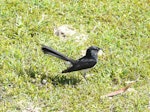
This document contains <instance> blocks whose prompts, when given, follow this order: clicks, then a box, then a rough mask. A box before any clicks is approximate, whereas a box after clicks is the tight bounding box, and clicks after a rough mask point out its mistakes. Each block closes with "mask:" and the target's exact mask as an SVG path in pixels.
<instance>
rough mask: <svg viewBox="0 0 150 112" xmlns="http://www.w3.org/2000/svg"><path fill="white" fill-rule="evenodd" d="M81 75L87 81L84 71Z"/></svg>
mask: <svg viewBox="0 0 150 112" xmlns="http://www.w3.org/2000/svg"><path fill="white" fill-rule="evenodd" d="M82 76H83V78H84V80H85V81H86V82H87V80H86V72H84V73H83V75H82Z"/></svg>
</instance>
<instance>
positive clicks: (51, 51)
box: [42, 45, 75, 64]
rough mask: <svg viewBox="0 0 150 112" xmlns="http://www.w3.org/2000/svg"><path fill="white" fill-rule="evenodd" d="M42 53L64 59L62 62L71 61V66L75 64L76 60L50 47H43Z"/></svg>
mask: <svg viewBox="0 0 150 112" xmlns="http://www.w3.org/2000/svg"><path fill="white" fill-rule="evenodd" d="M42 51H43V52H44V53H45V54H50V55H52V56H55V57H57V58H59V59H62V60H65V61H69V62H70V63H71V64H73V63H74V62H75V60H73V59H70V58H68V57H67V56H65V55H63V54H61V53H59V52H58V51H56V50H54V49H52V48H50V47H48V46H45V45H42Z"/></svg>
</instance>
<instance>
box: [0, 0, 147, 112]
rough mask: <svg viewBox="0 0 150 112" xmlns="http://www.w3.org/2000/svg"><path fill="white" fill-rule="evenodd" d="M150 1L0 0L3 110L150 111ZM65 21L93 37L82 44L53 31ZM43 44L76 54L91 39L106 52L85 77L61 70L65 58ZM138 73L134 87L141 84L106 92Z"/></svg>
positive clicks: (130, 79) (70, 55) (0, 72)
mask: <svg viewBox="0 0 150 112" xmlns="http://www.w3.org/2000/svg"><path fill="white" fill-rule="evenodd" d="M149 4H150V1H149V0H140V1H139V0H113V1H112V0H107V1H105V0H102V1H99V0H85V1H83V0H82V1H79V0H43V1H38V0H20V1H19V0H0V105H1V106H0V111H3V112H6V111H13V112H14V111H16V112H17V111H18V112H20V111H25V110H26V111H55V112H57V111H61V112H62V111H64V112H71V111H75V112H78V111H80V112H84V111H89V112H96V111H100V112H108V111H113V112H125V111H129V112H148V111H149V109H148V106H149V105H150V104H149V101H150V38H149V35H150V7H149ZM64 24H69V25H72V26H73V27H74V28H75V29H77V31H78V32H81V33H85V34H87V35H88V36H89V37H88V39H87V41H86V42H84V43H82V44H79V43H78V42H76V41H74V39H72V38H68V41H62V39H60V38H59V37H57V36H54V34H53V29H54V27H56V26H60V25H64ZM94 28H95V30H93V29H94ZM41 44H45V45H48V46H51V47H53V48H54V49H57V50H58V51H60V52H63V53H64V54H66V55H68V56H69V57H72V58H74V59H77V58H80V57H81V55H82V54H81V52H82V50H85V49H87V48H88V47H89V46H91V45H96V46H99V47H101V48H103V49H104V52H105V55H104V56H102V57H100V58H99V62H98V64H97V65H96V66H95V68H93V69H92V70H91V71H90V72H89V73H90V74H94V76H92V77H89V78H88V79H87V80H88V83H85V82H84V81H83V80H82V76H81V75H80V72H73V73H69V74H61V71H62V70H64V69H65V68H66V66H65V65H64V62H63V61H61V60H59V59H56V58H54V57H51V56H46V55H44V54H43V53H42V52H41ZM65 49H67V50H65ZM43 79H45V80H47V83H46V84H45V85H44V84H42V83H41V82H42V80H43ZM136 79H139V81H138V82H136V83H135V84H134V85H132V86H131V87H132V88H133V89H134V90H135V91H132V92H126V93H123V94H122V95H118V96H115V97H113V98H112V99H109V98H101V96H103V95H105V94H107V93H110V92H112V91H115V90H118V89H119V88H122V87H124V86H126V85H127V84H126V83H125V82H126V81H132V80H136Z"/></svg>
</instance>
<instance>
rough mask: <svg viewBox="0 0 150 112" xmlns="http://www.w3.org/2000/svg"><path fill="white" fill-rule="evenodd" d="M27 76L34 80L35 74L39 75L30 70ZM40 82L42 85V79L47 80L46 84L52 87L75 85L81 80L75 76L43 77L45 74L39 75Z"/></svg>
mask: <svg viewBox="0 0 150 112" xmlns="http://www.w3.org/2000/svg"><path fill="white" fill-rule="evenodd" d="M27 74H28V76H29V77H30V78H33V79H36V74H39V73H38V72H36V71H34V70H33V69H32V68H30V69H28V70H27ZM40 75H41V77H40V80H41V83H42V80H43V79H46V80H48V82H51V83H52V84H53V85H54V86H57V85H58V86H59V85H77V84H78V83H79V82H80V81H81V80H82V79H81V78H79V77H77V76H75V75H73V76H72V75H61V74H58V75H55V76H54V75H53V76H51V75H45V74H40Z"/></svg>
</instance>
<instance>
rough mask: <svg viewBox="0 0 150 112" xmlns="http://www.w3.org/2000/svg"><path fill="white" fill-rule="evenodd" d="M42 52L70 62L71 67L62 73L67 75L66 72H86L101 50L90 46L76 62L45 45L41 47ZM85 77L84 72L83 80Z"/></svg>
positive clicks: (93, 63) (94, 63)
mask: <svg viewBox="0 0 150 112" xmlns="http://www.w3.org/2000/svg"><path fill="white" fill-rule="evenodd" d="M42 51H43V52H44V53H45V54H50V55H52V56H55V57H57V58H59V59H62V60H64V61H68V62H70V63H71V66H70V67H68V68H67V69H65V70H63V71H62V73H68V72H73V71H79V70H87V69H90V68H92V67H94V66H95V65H96V63H97V61H98V52H99V51H101V52H102V49H101V48H99V47H96V46H91V47H89V48H88V49H87V50H86V54H85V56H83V57H82V58H80V59H78V60H74V59H71V58H68V57H67V56H65V55H63V54H62V53H60V52H58V51H56V50H54V49H52V48H50V47H48V46H45V45H43V46H42ZM85 76H86V72H84V78H85ZM85 79H86V78H85Z"/></svg>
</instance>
